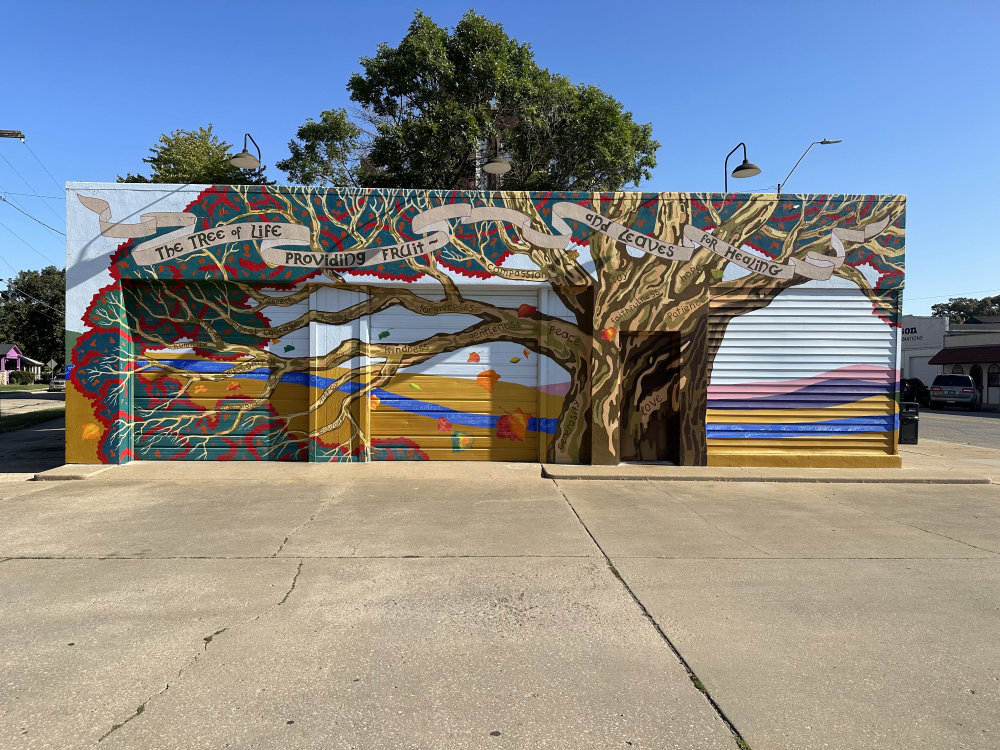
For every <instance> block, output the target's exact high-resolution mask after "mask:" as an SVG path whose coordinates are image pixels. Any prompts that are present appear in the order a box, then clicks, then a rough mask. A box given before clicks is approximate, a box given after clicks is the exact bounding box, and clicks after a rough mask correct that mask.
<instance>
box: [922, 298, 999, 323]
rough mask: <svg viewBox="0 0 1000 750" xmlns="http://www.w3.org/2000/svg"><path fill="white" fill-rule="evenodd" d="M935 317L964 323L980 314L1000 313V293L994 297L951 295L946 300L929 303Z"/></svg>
mask: <svg viewBox="0 0 1000 750" xmlns="http://www.w3.org/2000/svg"><path fill="white" fill-rule="evenodd" d="M931 314H932V315H933V316H934V317H935V318H949V319H950V320H951V322H952V323H964V322H966V321H967V320H968V319H969V318H972V317H977V316H980V315H1000V295H996V296H995V297H983V298H982V299H973V298H972V297H952V298H951V299H949V300H948V301H947V302H939V303H938V304H936V305H931Z"/></svg>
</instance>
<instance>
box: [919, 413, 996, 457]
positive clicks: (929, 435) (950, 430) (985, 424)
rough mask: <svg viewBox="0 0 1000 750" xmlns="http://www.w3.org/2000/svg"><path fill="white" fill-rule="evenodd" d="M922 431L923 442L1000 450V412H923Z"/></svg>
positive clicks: (920, 429)
mask: <svg viewBox="0 0 1000 750" xmlns="http://www.w3.org/2000/svg"><path fill="white" fill-rule="evenodd" d="M919 431H920V438H921V440H925V439H926V440H938V441H944V442H948V443H958V444H961V445H975V446H978V447H981V448H1000V412H997V411H980V412H973V413H968V412H962V411H958V410H957V409H956V410H952V409H948V410H943V409H942V410H930V409H922V410H921V411H920V415H919Z"/></svg>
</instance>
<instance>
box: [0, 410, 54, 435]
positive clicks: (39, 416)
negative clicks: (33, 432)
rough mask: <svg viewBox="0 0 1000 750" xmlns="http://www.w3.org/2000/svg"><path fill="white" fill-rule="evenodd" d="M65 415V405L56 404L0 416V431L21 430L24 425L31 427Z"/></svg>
mask: <svg viewBox="0 0 1000 750" xmlns="http://www.w3.org/2000/svg"><path fill="white" fill-rule="evenodd" d="M64 416H66V407H65V406H58V407H54V408H51V409H39V410H37V411H29V412H25V413H24V414H11V415H10V416H8V417H0V433H3V432H14V430H23V429H24V428H25V427H33V426H34V425H36V424H41V423H42V422H48V421H50V420H53V419H59V418H61V417H64Z"/></svg>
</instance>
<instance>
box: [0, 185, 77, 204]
mask: <svg viewBox="0 0 1000 750" xmlns="http://www.w3.org/2000/svg"><path fill="white" fill-rule="evenodd" d="M0 193H5V194H6V195H23V196H25V197H28V198H48V199H49V200H53V201H64V200H66V196H65V195H39V194H38V193H14V192H11V191H10V190H6V191H5V190H3V189H2V188H0Z"/></svg>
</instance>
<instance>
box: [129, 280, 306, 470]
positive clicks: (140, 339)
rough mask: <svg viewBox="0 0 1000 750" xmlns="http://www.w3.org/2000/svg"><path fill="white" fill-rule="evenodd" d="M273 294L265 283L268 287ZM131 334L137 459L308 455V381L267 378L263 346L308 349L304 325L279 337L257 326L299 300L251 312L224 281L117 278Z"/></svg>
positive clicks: (288, 314)
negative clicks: (122, 282) (125, 281)
mask: <svg viewBox="0 0 1000 750" xmlns="http://www.w3.org/2000/svg"><path fill="white" fill-rule="evenodd" d="M269 294H273V292H269ZM125 298H126V310H127V312H128V319H129V325H130V328H131V329H132V337H133V342H134V343H133V347H134V349H133V362H134V368H135V373H136V375H135V378H134V379H133V391H132V410H133V415H134V422H133V434H132V439H133V450H134V452H135V457H136V458H137V459H139V460H147V461H150V460H151V461H158V460H162V461H166V460H186V461H193V460H208V461H215V460H265V461H266V460H280V461H298V460H306V459H307V457H308V437H307V426H308V418H307V416H306V415H307V412H308V388H307V385H308V382H307V378H306V376H305V375H304V374H302V373H288V374H285V375H284V376H283V377H282V378H280V380H278V381H277V382H276V383H271V382H269V380H270V379H271V378H272V375H275V374H276V370H275V369H274V367H273V366H272V365H273V363H272V362H270V361H269V357H270V356H271V355H272V354H275V355H277V354H278V353H280V354H281V355H282V356H285V357H287V356H289V353H290V352H292V351H293V350H294V349H296V348H299V349H300V350H301V352H302V354H303V356H305V355H307V354H308V346H309V343H308V328H305V329H301V330H296V331H293V332H292V333H290V334H289V335H288V336H284V337H281V338H275V339H270V338H263V337H261V335H260V330H261V329H264V328H269V327H273V326H276V325H280V323H281V322H284V321H285V320H291V319H294V318H295V317H297V316H298V315H300V314H301V312H302V311H303V310H307V309H308V305H307V304H305V305H298V306H292V307H289V308H269V309H267V310H266V311H264V312H261V311H254V312H251V308H252V306H251V305H248V304H247V303H246V298H245V294H244V293H243V292H242V291H241V290H240V289H239V288H238V287H235V285H231V284H224V283H215V284H212V283H182V282H176V283H170V282H150V283H142V284H129V285H126V287H125Z"/></svg>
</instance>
